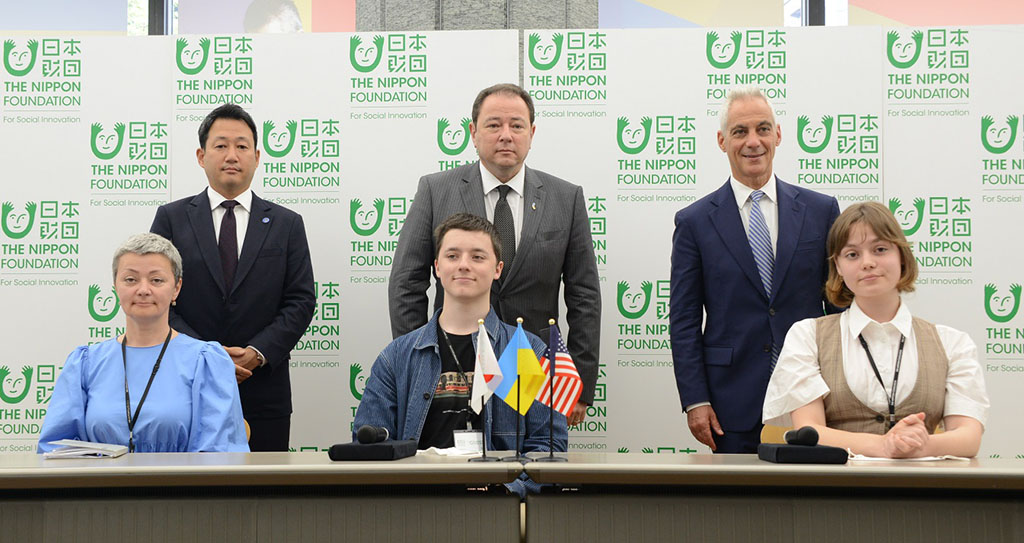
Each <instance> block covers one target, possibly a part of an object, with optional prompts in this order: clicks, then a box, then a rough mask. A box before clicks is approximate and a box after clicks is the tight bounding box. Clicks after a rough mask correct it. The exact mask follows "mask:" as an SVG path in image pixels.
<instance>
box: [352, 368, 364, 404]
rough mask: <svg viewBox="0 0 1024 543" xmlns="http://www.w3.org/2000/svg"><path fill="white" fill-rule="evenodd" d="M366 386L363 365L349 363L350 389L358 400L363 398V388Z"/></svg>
mask: <svg viewBox="0 0 1024 543" xmlns="http://www.w3.org/2000/svg"><path fill="white" fill-rule="evenodd" d="M365 388H366V375H365V374H363V367H362V366H361V365H359V364H349V367H348V390H349V392H351V393H352V397H353V398H355V400H356V401H360V400H362V399H363V390H364V389H365Z"/></svg>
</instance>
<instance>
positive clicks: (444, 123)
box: [437, 117, 472, 156]
mask: <svg viewBox="0 0 1024 543" xmlns="http://www.w3.org/2000/svg"><path fill="white" fill-rule="evenodd" d="M471 122H472V121H471V120H470V119H469V117H463V119H462V123H460V124H459V127H456V128H452V127H451V126H450V125H449V124H448V119H438V120H437V148H438V149H440V150H441V152H442V153H444V154H446V155H448V156H457V155H459V154H460V153H462V152H463V151H465V150H466V147H467V146H469V123H471Z"/></svg>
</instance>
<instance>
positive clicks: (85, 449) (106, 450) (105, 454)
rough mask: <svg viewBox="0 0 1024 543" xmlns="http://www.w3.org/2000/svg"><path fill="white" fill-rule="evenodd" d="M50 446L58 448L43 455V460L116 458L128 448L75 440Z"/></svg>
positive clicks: (62, 441) (58, 441) (54, 442)
mask: <svg viewBox="0 0 1024 543" xmlns="http://www.w3.org/2000/svg"><path fill="white" fill-rule="evenodd" d="M50 445H61V446H60V447H58V448H56V449H54V450H52V451H50V452H47V453H43V458H117V457H118V456H121V455H123V454H124V453H126V452H128V447H126V446H124V445H116V444H113V443H93V442H92V441H79V440H77V439H59V440H57V441H51V442H50Z"/></svg>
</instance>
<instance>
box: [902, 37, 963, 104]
mask: <svg viewBox="0 0 1024 543" xmlns="http://www.w3.org/2000/svg"><path fill="white" fill-rule="evenodd" d="M970 38H971V36H970V32H969V31H968V30H965V29H962V28H929V29H925V30H895V29H894V30H890V31H889V32H888V33H887V34H886V36H885V55H886V59H887V61H888V62H889V65H890V66H892V67H893V68H895V71H894V72H893V73H889V74H888V75H887V84H888V85H887V87H888V88H887V89H886V98H888V99H889V100H890V103H891V104H893V105H898V104H899V103H900V102H903V101H905V103H907V105H913V106H920V105H933V106H941V107H942V108H943V110H949V109H950V108H951V107H952V108H954V109H953V110H952V111H954V112H955V115H957V116H959V115H966V114H968V112H967V110H966V109H961V108H960V106H963V105H965V104H966V102H958V101H956V100H966V99H968V98H969V97H970V95H971V74H970V72H969V71H968V69H969V68H970V43H971V39H970ZM942 113H945V114H948V111H943V112H942ZM890 115H894V116H895V115H902V116H910V117H914V116H921V117H924V116H931V115H933V113H930V112H928V111H923V110H922V111H919V110H906V111H900V110H893V112H892V113H890Z"/></svg>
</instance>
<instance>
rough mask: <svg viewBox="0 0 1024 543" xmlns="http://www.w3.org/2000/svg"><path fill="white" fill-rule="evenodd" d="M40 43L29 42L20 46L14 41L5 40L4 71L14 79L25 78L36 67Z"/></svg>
mask: <svg viewBox="0 0 1024 543" xmlns="http://www.w3.org/2000/svg"><path fill="white" fill-rule="evenodd" d="M38 54H39V42H38V41H36V40H28V41H27V42H25V43H24V44H23V45H21V46H19V45H18V44H16V43H15V42H14V40H4V69H5V70H7V73H8V74H10V75H12V76H14V77H25V76H26V75H28V73H29V72H31V71H32V68H34V67H35V65H36V57H37V56H38Z"/></svg>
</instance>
